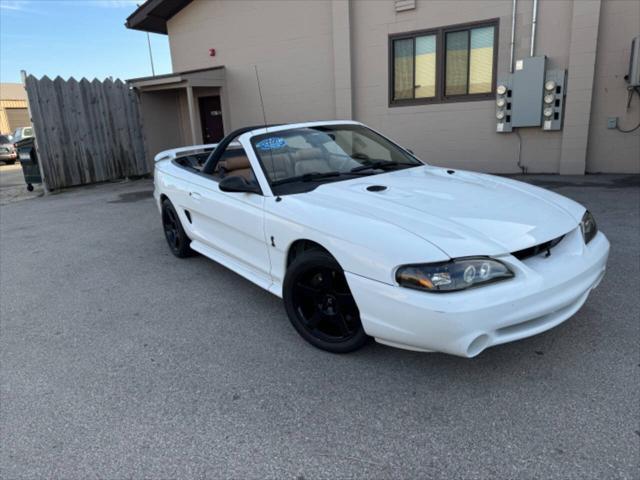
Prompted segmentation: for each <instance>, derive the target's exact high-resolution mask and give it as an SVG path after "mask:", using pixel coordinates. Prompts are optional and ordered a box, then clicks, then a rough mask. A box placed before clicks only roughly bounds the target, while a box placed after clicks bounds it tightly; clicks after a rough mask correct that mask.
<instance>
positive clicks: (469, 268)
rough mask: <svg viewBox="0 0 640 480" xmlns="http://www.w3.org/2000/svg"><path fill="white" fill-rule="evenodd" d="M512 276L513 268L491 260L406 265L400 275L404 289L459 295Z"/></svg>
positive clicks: (398, 277)
mask: <svg viewBox="0 0 640 480" xmlns="http://www.w3.org/2000/svg"><path fill="white" fill-rule="evenodd" d="M512 277H513V272H512V271H511V270H509V267H507V266H506V265H505V264H504V263H502V262H499V261H497V260H492V259H489V258H461V259H457V260H451V261H448V262H441V263H425V264H419V265H403V266H402V267H400V268H398V270H397V272H396V281H397V282H398V283H399V284H400V286H402V287H407V288H413V289H416V290H423V291H426V292H455V291H459V290H465V289H467V288H471V287H477V286H480V285H486V284H488V283H493V282H498V281H501V280H507V279H509V278H512Z"/></svg>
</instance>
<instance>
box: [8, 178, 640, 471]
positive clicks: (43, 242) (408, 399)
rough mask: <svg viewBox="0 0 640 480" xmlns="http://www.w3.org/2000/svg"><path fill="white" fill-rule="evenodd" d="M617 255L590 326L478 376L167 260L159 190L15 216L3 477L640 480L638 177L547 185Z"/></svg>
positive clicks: (564, 328) (110, 193) (493, 356)
mask: <svg viewBox="0 0 640 480" xmlns="http://www.w3.org/2000/svg"><path fill="white" fill-rule="evenodd" d="M527 180H528V181H534V182H536V183H538V184H540V185H542V186H544V187H546V188H551V189H553V190H555V191H558V192H559V193H562V194H565V195H568V196H570V197H572V198H574V199H576V200H578V201H580V202H583V203H584V204H585V205H587V207H588V208H589V209H590V210H591V211H592V212H593V213H594V215H595V217H596V219H597V220H598V223H599V226H600V229H601V230H603V231H604V232H605V233H606V234H607V235H608V237H609V239H610V241H611V243H612V251H611V257H610V261H609V270H608V274H607V276H606V277H605V279H604V280H603V282H602V284H601V285H600V287H599V288H598V289H597V290H596V291H594V292H593V294H592V295H591V297H590V299H589V300H588V302H587V303H586V305H585V306H584V307H583V308H582V310H581V311H580V312H579V313H578V314H577V315H576V316H575V317H574V318H572V319H571V320H569V321H568V322H565V323H564V324H562V325H560V326H559V327H557V328H555V329H553V330H551V331H549V332H546V333H544V334H542V335H539V336H536V337H533V338H530V339H527V340H523V341H520V342H516V343H512V344H507V345H503V346H499V347H495V348H492V349H489V350H487V351H486V352H484V353H483V354H482V355H480V356H479V357H478V358H476V359H473V360H467V359H462V358H456V357H451V356H447V355H442V354H423V353H414V352H408V351H402V350H396V349H392V348H389V347H385V346H382V345H377V344H372V345H371V346H369V347H367V348H365V349H364V350H361V351H359V352H357V353H355V354H351V355H344V356H338V355H332V354H328V353H325V352H322V351H319V350H317V349H315V348H313V347H311V346H310V345H308V344H307V343H305V342H304V341H303V340H302V339H301V338H300V337H299V336H298V335H297V334H296V333H295V331H294V330H293V328H292V327H291V326H290V324H289V321H288V320H287V317H286V315H285V312H284V307H283V305H282V304H281V301H280V300H279V299H277V298H276V297H274V296H271V295H270V294H269V293H267V292H265V291H262V290H261V289H260V288H258V287H256V286H254V285H253V284H251V283H249V282H248V281H246V280H244V279H242V278H241V277H239V276H237V275H236V274H234V273H232V272H230V271H229V270H226V269H225V268H223V267H221V266H219V265H217V264H216V263H214V262H212V261H209V260H207V259H205V258H203V257H199V256H198V257H194V258H190V259H187V260H179V259H177V258H174V257H173V256H171V255H170V253H169V250H168V248H167V246H166V245H165V241H164V238H163V234H162V230H161V226H160V220H159V216H158V213H157V211H156V210H155V206H154V204H153V201H152V198H151V189H152V186H151V183H149V181H136V182H122V183H114V184H105V185H99V186H93V187H87V188H81V189H75V190H71V191H67V192H64V193H61V194H57V195H48V196H45V197H40V198H34V199H29V200H24V201H19V202H14V203H11V204H9V205H4V206H2V207H1V209H0V227H1V228H0V316H1V317H0V320H1V322H0V327H1V331H0V360H1V363H0V379H1V388H2V390H1V403H0V413H1V425H0V426H1V431H0V438H1V440H0V443H1V447H0V448H1V452H0V455H1V456H0V477H2V478H6V479H14V478H64V479H74V478H78V479H88V478H105V479H120V478H154V479H157V478H212V479H214V478H242V479H247V478H260V479H262V478H290V479H298V480H302V479H315V478H367V479H372V478H380V479H386V478H402V479H408V478H420V479H425V478H464V479H468V478H540V479H546V478H563V479H568V478H576V479H584V478H593V479H596V478H597V479H610V478H616V479H617V478H629V479H630V478H638V475H639V472H640V460H639V456H640V453H639V452H640V425H639V418H640V403H639V400H638V399H639V398H640V382H639V379H640V377H639V373H640V321H639V319H640V300H639V298H638V292H639V291H640V177H638V176H603V177H599V176H587V177H576V178H566V177H557V176H545V177H528V178H527Z"/></svg>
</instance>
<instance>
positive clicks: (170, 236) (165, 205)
mask: <svg viewBox="0 0 640 480" xmlns="http://www.w3.org/2000/svg"><path fill="white" fill-rule="evenodd" d="M162 227H163V228H164V236H165V238H166V239H167V243H168V244H169V248H170V249H171V253H173V254H174V255H175V256H176V257H178V258H185V257H188V256H190V255H191V254H192V253H193V250H191V247H189V244H190V243H191V240H190V239H189V237H187V234H186V233H185V232H184V229H183V228H182V224H181V223H180V218H178V213H177V212H176V209H175V208H173V204H172V203H171V202H170V201H169V200H168V199H165V200H164V201H163V202H162Z"/></svg>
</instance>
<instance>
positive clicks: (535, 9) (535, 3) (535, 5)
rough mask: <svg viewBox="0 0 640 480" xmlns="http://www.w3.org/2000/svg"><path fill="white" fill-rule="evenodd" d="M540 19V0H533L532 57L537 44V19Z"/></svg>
mask: <svg viewBox="0 0 640 480" xmlns="http://www.w3.org/2000/svg"><path fill="white" fill-rule="evenodd" d="M537 20H538V0H533V16H532V18H531V53H530V54H529V56H530V57H533V52H534V51H535V46H536V21H537Z"/></svg>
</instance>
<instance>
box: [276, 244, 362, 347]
mask: <svg viewBox="0 0 640 480" xmlns="http://www.w3.org/2000/svg"><path fill="white" fill-rule="evenodd" d="M283 299H284V305H285V308H286V310H287V315H288V316H289V320H290V321H291V323H292V324H293V326H294V328H295V329H296V330H297V331H298V333H299V334H300V335H301V336H302V338H304V339H305V340H306V341H307V342H309V343H310V344H312V345H314V346H315V347H317V348H320V349H322V350H326V351H328V352H332V353H348V352H353V351H355V350H358V349H359V348H361V347H362V346H364V345H365V343H367V340H368V339H369V337H368V336H367V334H366V333H365V332H364V329H363V328H362V323H361V322H360V312H359V310H358V306H357V305H356V302H355V300H354V299H353V296H352V295H351V291H350V290H349V285H348V284H347V280H346V278H345V276H344V272H343V270H342V268H341V267H340V265H339V264H338V262H337V261H336V260H335V259H334V258H333V257H332V256H331V255H329V254H328V253H327V252H324V251H321V250H311V251H307V252H304V253H302V254H300V255H299V256H298V257H297V258H296V259H295V260H294V261H293V262H292V263H291V265H290V266H289V268H288V269H287V273H286V275H285V279H284V285H283Z"/></svg>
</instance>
